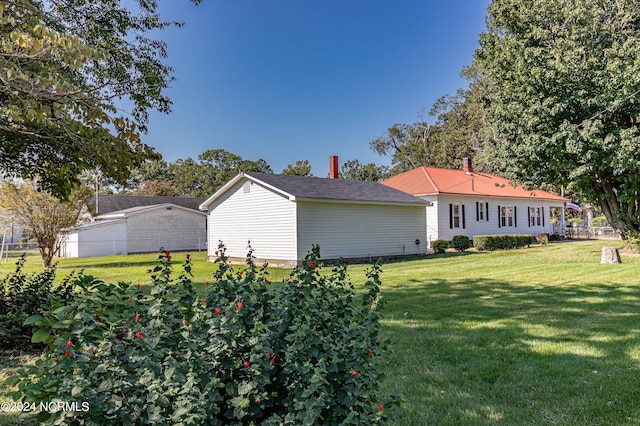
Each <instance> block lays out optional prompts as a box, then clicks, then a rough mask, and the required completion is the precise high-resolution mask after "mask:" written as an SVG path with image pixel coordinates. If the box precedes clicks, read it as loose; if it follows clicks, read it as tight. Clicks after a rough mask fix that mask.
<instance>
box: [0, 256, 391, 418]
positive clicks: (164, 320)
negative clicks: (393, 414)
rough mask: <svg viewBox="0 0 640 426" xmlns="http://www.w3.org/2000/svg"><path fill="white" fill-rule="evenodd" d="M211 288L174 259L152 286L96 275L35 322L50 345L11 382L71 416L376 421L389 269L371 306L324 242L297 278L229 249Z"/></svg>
mask: <svg viewBox="0 0 640 426" xmlns="http://www.w3.org/2000/svg"><path fill="white" fill-rule="evenodd" d="M218 255H219V257H218V258H217V260H216V263H217V271H216V273H215V275H214V276H213V278H212V280H211V282H210V283H209V282H208V283H207V287H206V289H205V290H206V291H205V294H204V295H202V296H201V295H199V293H198V292H197V291H196V290H195V289H194V286H193V285H192V283H191V281H190V278H189V277H190V269H191V263H190V259H189V255H187V258H186V261H185V263H184V266H183V272H182V273H181V274H180V275H179V277H178V278H177V280H174V279H173V278H172V275H173V274H172V264H171V255H170V253H169V252H166V253H162V254H161V255H160V257H159V265H158V266H156V267H155V268H154V269H153V270H152V271H150V273H151V278H152V280H153V284H152V288H151V294H150V295H149V296H147V295H145V294H143V292H142V290H141V289H140V288H139V286H132V285H130V284H127V283H122V282H121V283H118V284H106V283H104V282H102V281H100V280H98V279H95V278H93V277H91V276H82V277H80V279H78V280H77V283H78V285H79V286H80V287H81V288H82V290H83V297H79V298H77V299H76V300H74V301H73V303H71V304H67V305H63V304H61V303H54V304H52V305H51V307H50V309H49V310H48V311H47V312H46V313H44V314H43V315H36V316H32V317H30V318H29V319H28V320H27V323H33V324H37V325H39V326H40V327H41V328H39V329H38V331H37V332H36V333H35V334H34V335H33V340H34V341H45V342H49V347H50V352H49V353H48V354H46V355H45V356H44V357H43V359H41V360H39V361H38V362H37V363H36V365H35V366H34V367H31V368H29V369H25V370H22V371H21V372H20V373H19V374H18V375H16V376H13V377H12V378H9V379H8V382H7V383H8V384H11V385H15V384H17V387H18V391H16V392H14V393H13V395H12V396H13V397H14V399H20V400H22V401H24V402H39V401H51V400H56V401H60V400H62V401H82V402H88V404H89V407H90V409H89V410H87V411H83V410H77V411H66V412H65V411H59V412H56V413H53V414H52V413H47V412H43V413H40V420H47V418H48V421H55V422H58V423H62V424H70V425H73V424H136V425H146V424H156V425H159V424H162V425H168V424H180V425H190V424H192V425H202V424H206V425H222V424H265V425H269V424H306V425H312V424H368V423H376V422H381V421H383V420H384V419H385V418H386V416H387V415H388V413H389V412H390V407H391V406H392V405H394V404H395V403H396V402H395V401H396V400H395V399H394V400H391V401H386V402H385V401H380V400H378V398H377V397H376V390H377V386H378V384H379V383H380V381H381V379H382V372H381V371H382V368H383V366H384V365H383V359H384V357H385V355H386V351H387V349H386V347H385V346H384V345H383V344H382V343H380V341H379V339H378V332H379V315H380V314H379V309H380V305H381V302H382V298H381V295H380V289H379V286H380V280H379V275H380V272H381V269H380V265H379V264H376V265H373V266H372V267H371V268H369V269H368V271H367V278H368V281H367V282H366V284H365V288H366V293H365V294H363V295H362V303H357V299H358V295H357V294H356V293H355V291H354V288H353V286H352V285H351V283H350V281H349V278H348V275H347V272H346V266H341V265H338V266H335V267H333V269H332V270H331V272H328V273H326V272H325V273H320V265H319V264H318V263H317V262H318V258H319V249H318V247H317V246H315V247H314V248H313V250H312V251H311V252H310V253H309V255H308V256H307V257H306V258H305V259H304V261H303V262H302V264H301V266H300V267H298V268H295V269H294V270H293V271H292V273H291V275H290V277H289V279H287V280H283V283H277V285H272V283H271V282H270V281H269V277H268V273H267V270H266V268H265V267H256V265H255V264H254V263H253V261H252V256H251V253H249V255H248V257H247V265H246V267H243V268H238V267H237V266H232V265H230V264H229V263H228V262H227V257H226V255H225V249H224V246H223V245H222V244H221V245H220V246H219V248H218Z"/></svg>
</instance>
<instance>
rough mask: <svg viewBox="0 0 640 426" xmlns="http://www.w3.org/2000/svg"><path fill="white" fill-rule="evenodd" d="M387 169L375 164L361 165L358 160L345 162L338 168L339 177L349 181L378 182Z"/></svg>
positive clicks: (383, 176) (384, 175)
mask: <svg viewBox="0 0 640 426" xmlns="http://www.w3.org/2000/svg"><path fill="white" fill-rule="evenodd" d="M388 170H389V168H388V167H386V166H378V165H376V164H375V163H368V164H362V163H361V162H360V161H359V160H357V159H356V160H347V161H345V162H344V163H343V164H342V167H340V177H341V178H342V179H350V180H366V181H370V182H379V181H381V180H383V179H384V178H385V177H386V175H387V172H388Z"/></svg>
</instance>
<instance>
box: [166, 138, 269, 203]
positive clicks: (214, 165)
mask: <svg viewBox="0 0 640 426" xmlns="http://www.w3.org/2000/svg"><path fill="white" fill-rule="evenodd" d="M198 160H199V161H195V160H193V159H192V158H190V157H189V158H186V159H178V160H177V161H176V162H175V163H171V164H170V165H169V173H170V174H171V176H172V179H173V186H175V188H176V189H177V190H178V192H179V193H180V194H182V195H190V196H192V197H209V196H211V194H213V193H214V192H215V191H216V190H217V189H218V188H220V187H221V186H222V185H224V184H225V183H227V182H228V181H230V180H231V179H232V178H233V177H234V176H235V175H237V174H238V173H239V172H241V171H242V172H263V173H273V170H272V169H271V166H269V164H267V162H266V161H264V160H263V159H258V160H256V161H252V160H245V159H244V158H242V157H241V156H239V155H237V154H234V153H232V152H229V151H225V150H224V149H210V150H207V151H204V152H203V153H202V154H200V155H199V156H198Z"/></svg>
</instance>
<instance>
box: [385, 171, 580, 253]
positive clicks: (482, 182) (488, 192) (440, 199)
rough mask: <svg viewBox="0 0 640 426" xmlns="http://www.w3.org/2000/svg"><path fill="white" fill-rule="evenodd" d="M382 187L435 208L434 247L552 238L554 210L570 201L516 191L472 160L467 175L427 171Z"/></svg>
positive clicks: (430, 210)
mask: <svg viewBox="0 0 640 426" xmlns="http://www.w3.org/2000/svg"><path fill="white" fill-rule="evenodd" d="M382 183H383V184H385V185H387V186H389V187H392V188H395V189H398V190H401V191H405V192H407V193H410V194H413V195H415V196H417V197H420V198H422V199H424V200H426V201H429V202H430V203H431V205H430V206H429V207H427V222H426V223H427V234H428V236H429V241H430V242H431V241H434V240H437V239H441V240H447V241H451V239H452V238H453V237H454V236H455V235H467V236H468V237H469V238H473V237H474V236H476V235H493V234H531V235H537V234H541V233H552V232H553V226H552V223H551V209H552V208H558V209H564V206H565V203H566V202H568V201H570V200H569V199H567V198H564V197H561V196H559V195H556V194H553V193H550V192H546V191H541V190H527V189H525V188H524V187H522V186H513V185H512V184H511V183H510V182H509V180H508V179H505V178H502V177H499V176H494V175H490V174H488V173H481V172H476V171H474V170H473V169H472V167H471V161H470V160H469V159H465V164H464V167H463V169H462V170H452V169H439V168H434V167H424V166H423V167H418V168H416V169H413V170H410V171H408V172H405V173H401V174H399V175H397V176H394V177H391V178H389V179H387V180H385V181H384V182H382ZM563 213H564V211H563ZM563 213H562V214H560V220H561V221H563V220H564V214H563ZM562 225H563V224H562ZM561 229H564V226H562V227H561Z"/></svg>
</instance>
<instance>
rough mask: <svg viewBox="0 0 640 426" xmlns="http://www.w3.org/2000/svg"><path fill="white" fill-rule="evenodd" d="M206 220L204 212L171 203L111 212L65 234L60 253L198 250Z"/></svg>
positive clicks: (201, 246)
mask: <svg viewBox="0 0 640 426" xmlns="http://www.w3.org/2000/svg"><path fill="white" fill-rule="evenodd" d="M206 220H207V219H206V214H205V213H203V212H201V211H199V210H193V209H190V208H186V207H182V206H179V205H176V204H172V203H164V204H158V205H151V206H140V207H132V208H129V209H124V210H120V211H115V212H111V213H108V214H104V215H101V216H98V217H96V218H95V220H94V221H93V222H90V223H87V224H84V225H81V226H80V227H78V228H77V229H75V230H74V231H72V232H71V233H69V235H68V236H67V238H66V239H65V241H64V243H63V245H62V249H61V256H64V257H95V256H112V255H126V254H131V253H149V252H154V251H157V250H159V249H160V248H164V249H165V250H170V251H184V250H201V249H204V248H205V246H206V226H207V225H206Z"/></svg>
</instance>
